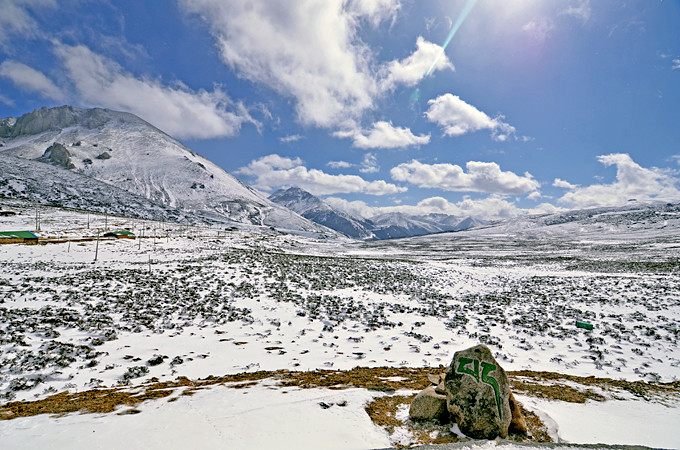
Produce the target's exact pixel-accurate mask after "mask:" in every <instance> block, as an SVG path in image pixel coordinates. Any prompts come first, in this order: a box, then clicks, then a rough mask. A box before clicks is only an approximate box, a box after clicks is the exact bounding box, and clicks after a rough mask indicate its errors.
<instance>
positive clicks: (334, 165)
mask: <svg viewBox="0 0 680 450" xmlns="http://www.w3.org/2000/svg"><path fill="white" fill-rule="evenodd" d="M326 165H327V166H328V167H330V168H331V169H349V168H350V167H353V166H354V164H352V163H350V162H347V161H328V162H327V163H326Z"/></svg>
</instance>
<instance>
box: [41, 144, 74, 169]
mask: <svg viewBox="0 0 680 450" xmlns="http://www.w3.org/2000/svg"><path fill="white" fill-rule="evenodd" d="M40 161H42V162H47V163H50V164H54V165H55V166H61V167H63V168H64V169H75V168H76V166H75V165H74V164H73V162H71V153H70V152H69V151H68V150H67V149H66V147H64V146H63V145H61V144H59V143H57V142H55V143H54V144H52V145H50V146H49V147H48V148H47V150H45V153H43V155H42V157H40Z"/></svg>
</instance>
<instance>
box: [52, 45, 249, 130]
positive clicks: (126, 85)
mask: <svg viewBox="0 0 680 450" xmlns="http://www.w3.org/2000/svg"><path fill="white" fill-rule="evenodd" d="M55 52H56V54H57V56H58V57H59V58H60V59H61V61H62V64H63V65H64V67H65V69H66V75H67V77H68V78H69V80H70V81H71V83H73V85H74V87H75V90H76V92H77V94H76V95H77V98H78V99H79V101H80V102H83V103H87V104H90V105H94V106H103V107H105V108H110V109H118V110H122V111H127V112H131V113H133V114H136V115H138V116H140V117H141V118H143V119H144V120H147V121H149V122H151V123H152V124H153V125H155V126H156V127H158V128H160V129H161V130H163V131H165V132H166V133H169V134H171V135H172V136H174V137H178V138H198V139H207V138H215V137H224V136H233V135H235V134H237V133H238V132H239V130H240V127H241V124H242V123H244V122H252V123H255V124H256V125H258V126H259V123H257V122H256V121H255V120H254V119H253V118H252V117H250V114H249V113H248V111H247V110H246V108H245V107H244V106H243V104H241V103H236V104H234V103H233V102H232V101H231V100H230V99H229V98H228V97H227V95H226V94H225V93H224V92H223V91H222V90H221V89H219V88H215V90H213V91H212V92H208V91H205V90H199V91H197V92H196V91H192V90H191V89H189V88H187V87H186V86H184V85H183V84H181V83H177V84H176V85H175V86H172V87H170V86H166V85H164V84H162V83H161V82H160V81H159V80H155V79H148V78H136V77H134V76H133V75H131V74H129V73H127V72H125V71H124V69H123V68H122V67H121V66H120V65H118V64H117V63H115V62H114V61H111V60H109V59H107V58H105V57H103V56H101V55H98V54H96V53H94V52H92V51H91V50H90V49H88V48H87V47H85V46H83V45H78V46H69V45H62V44H60V45H57V46H56V50H55ZM227 108H231V109H233V110H234V111H229V110H228V109H227Z"/></svg>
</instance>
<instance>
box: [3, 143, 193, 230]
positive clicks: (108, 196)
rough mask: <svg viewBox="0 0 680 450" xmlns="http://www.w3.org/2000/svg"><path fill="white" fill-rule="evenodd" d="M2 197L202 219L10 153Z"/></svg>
mask: <svg viewBox="0 0 680 450" xmlns="http://www.w3.org/2000/svg"><path fill="white" fill-rule="evenodd" d="M0 198H10V199H17V200H24V201H29V202H38V203H40V204H47V205H51V206H63V207H67V208H75V209H82V210H87V211H95V212H101V213H108V214H113V215H121V216H128V217H138V218H141V219H149V220H164V221H172V222H182V223H196V222H200V218H198V217H195V216H193V215H191V214H187V213H185V212H183V211H180V210H178V209H173V208H168V207H164V206H161V205H158V204H156V203H154V202H152V201H150V200H148V199H146V198H144V197H142V196H139V195H135V194H131V193H129V192H127V191H124V190H122V189H119V188H117V187H115V186H111V185H110V184H106V183H103V182H101V181H98V180H95V179H92V178H90V177H86V176H84V175H80V174H78V173H75V172H72V171H70V170H67V169H64V168H61V167H53V166H51V165H47V164H45V163H42V162H39V161H33V160H30V159H22V158H17V157H15V156H11V155H8V154H3V155H2V157H0Z"/></svg>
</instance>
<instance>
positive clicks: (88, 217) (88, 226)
mask: <svg viewBox="0 0 680 450" xmlns="http://www.w3.org/2000/svg"><path fill="white" fill-rule="evenodd" d="M87 229H88V230H89V229H90V212H89V211H88V212H87Z"/></svg>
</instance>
